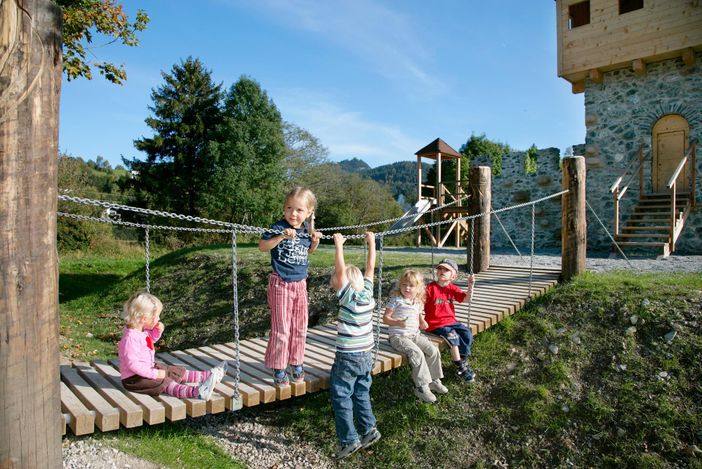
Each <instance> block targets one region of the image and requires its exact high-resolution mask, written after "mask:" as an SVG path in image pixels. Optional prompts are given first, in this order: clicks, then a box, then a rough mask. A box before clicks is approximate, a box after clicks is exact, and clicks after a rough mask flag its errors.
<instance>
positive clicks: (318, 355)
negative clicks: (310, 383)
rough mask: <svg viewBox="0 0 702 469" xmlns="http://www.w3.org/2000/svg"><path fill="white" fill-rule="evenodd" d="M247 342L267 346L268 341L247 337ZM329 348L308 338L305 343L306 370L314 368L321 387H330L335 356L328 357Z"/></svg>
mask: <svg viewBox="0 0 702 469" xmlns="http://www.w3.org/2000/svg"><path fill="white" fill-rule="evenodd" d="M246 342H249V343H251V344H256V345H258V346H259V347H266V345H267V342H266V341H265V340H263V339H258V338H256V339H247V340H246ZM324 351H328V349H320V348H319V345H317V344H315V343H314V342H313V341H310V340H307V341H306V343H305V363H304V365H305V370H307V369H308V368H309V367H312V368H313V372H314V374H315V376H316V377H317V378H318V379H319V388H320V389H329V373H330V372H331V365H332V363H334V358H333V357H332V358H328V357H327V356H326V355H325V354H324V353H323V352H324Z"/></svg>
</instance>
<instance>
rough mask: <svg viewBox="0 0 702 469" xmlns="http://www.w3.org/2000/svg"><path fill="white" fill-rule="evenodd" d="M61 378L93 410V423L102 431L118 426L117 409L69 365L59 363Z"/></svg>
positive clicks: (115, 428)
mask: <svg viewBox="0 0 702 469" xmlns="http://www.w3.org/2000/svg"><path fill="white" fill-rule="evenodd" d="M60 370H61V379H62V380H63V382H64V383H65V384H66V386H68V388H69V389H70V390H71V391H73V393H74V394H75V395H76V396H77V397H78V399H80V401H81V402H82V403H83V404H84V405H85V406H86V407H87V408H88V409H90V410H92V411H94V412H95V425H96V426H97V427H98V428H99V429H100V431H103V432H109V431H112V430H117V429H118V428H119V411H118V410H117V409H116V408H115V407H113V406H112V404H110V403H109V402H107V401H106V400H105V399H104V398H103V397H102V396H101V395H100V394H99V393H98V392H97V391H96V390H95V389H94V388H93V386H92V385H91V384H90V383H88V382H87V381H85V380H84V379H83V378H81V377H80V376H79V375H78V372H77V371H76V369H75V368H73V367H71V366H70V365H61V367H60Z"/></svg>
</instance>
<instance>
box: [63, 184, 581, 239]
mask: <svg viewBox="0 0 702 469" xmlns="http://www.w3.org/2000/svg"><path fill="white" fill-rule="evenodd" d="M567 192H568V191H567V190H565V191H561V192H558V193H555V194H551V195H549V196H545V197H542V198H540V199H537V200H534V201H531V202H524V203H521V204H517V205H511V206H509V207H503V208H501V209H497V210H491V211H489V212H483V213H479V214H475V215H466V216H463V217H456V218H449V219H448V220H440V221H437V222H431V223H427V224H423V225H412V226H409V227H404V228H397V229H394V230H388V231H384V232H381V233H378V234H379V235H382V236H391V235H396V234H400V233H406V232H409V231H413V230H415V229H421V228H433V227H435V226H440V225H445V224H448V223H455V222H457V221H462V220H472V219H475V218H478V217H483V216H486V215H490V214H493V213H502V212H506V211H508V210H516V209H519V208H522V207H526V206H529V205H534V204H537V203H539V202H542V201H544V200H548V199H552V198H554V197H560V196H561V195H563V194H565V193H567ZM58 197H59V199H60V200H64V201H71V202H76V203H80V204H86V205H98V206H101V207H107V208H114V209H117V210H130V211H133V212H137V213H143V214H149V215H157V216H163V217H168V218H177V219H179V220H187V221H194V222H198V223H209V224H214V225H219V226H224V227H228V228H230V229H229V230H214V229H208V228H187V227H169V226H159V225H146V224H140V223H132V222H123V221H117V220H106V219H100V218H96V217H88V216H85V215H73V214H65V213H63V212H59V213H58V215H60V216H69V217H72V218H76V219H82V220H91V221H100V222H102V223H113V224H121V225H126V226H136V227H147V226H148V227H149V228H151V229H161V230H174V231H197V232H210V233H213V232H217V233H228V232H229V231H231V230H232V229H234V230H236V231H237V232H239V233H257V234H263V233H273V234H282V233H283V231H282V230H272V229H270V228H260V227H256V226H249V225H240V224H237V223H227V222H222V221H217V220H209V219H207V218H200V217H192V216H189V215H180V214H175V213H170V212H161V211H157V210H149V209H144V208H138V207H129V206H127V205H119V204H113V203H109V202H104V201H100V200H92V199H83V198H81V197H71V196H67V195H59V196H58ZM442 208H443V206H442ZM362 226H367V225H356V227H362ZM330 229H332V228H325V230H330ZM317 231H322V230H321V229H319V230H317ZM299 236H302V237H309V236H311V235H310V234H309V233H304V234H301V235H299ZM345 237H346V239H363V238H364V237H365V234H355V235H348V236H345ZM322 238H323V239H332V235H322Z"/></svg>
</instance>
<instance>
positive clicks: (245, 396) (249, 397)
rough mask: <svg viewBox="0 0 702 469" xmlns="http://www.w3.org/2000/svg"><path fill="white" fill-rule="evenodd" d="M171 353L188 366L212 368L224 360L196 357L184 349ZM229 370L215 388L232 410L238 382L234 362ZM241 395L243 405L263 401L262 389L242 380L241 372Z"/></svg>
mask: <svg viewBox="0 0 702 469" xmlns="http://www.w3.org/2000/svg"><path fill="white" fill-rule="evenodd" d="M171 354H172V355H173V356H174V358H178V359H180V360H182V361H183V362H184V363H186V364H188V366H191V367H194V368H212V367H214V366H217V365H218V364H219V362H221V361H222V360H216V359H213V358H211V357H202V358H195V357H193V356H191V355H189V354H187V353H184V352H182V351H174V352H171ZM229 366H230V367H229V370H227V374H226V376H224V377H223V378H222V381H221V382H220V383H219V384H217V386H215V390H216V391H217V392H218V393H220V394H221V395H223V396H225V397H226V399H225V406H226V407H227V408H228V409H230V410H232V409H234V406H235V404H236V402H235V399H234V396H235V395H236V389H235V388H236V383H235V382H234V378H233V376H234V373H235V370H234V369H232V364H231V363H229ZM238 387H239V396H240V397H241V402H242V404H243V405H246V406H249V407H251V406H255V405H258V404H260V402H261V395H260V391H259V390H258V389H256V388H253V387H251V386H249V385H248V384H246V383H244V382H242V381H241V373H240V376H239V383H238Z"/></svg>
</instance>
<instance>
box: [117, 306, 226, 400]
mask: <svg viewBox="0 0 702 469" xmlns="http://www.w3.org/2000/svg"><path fill="white" fill-rule="evenodd" d="M161 310H163V304H162V303H161V301H160V300H159V299H158V298H156V297H155V296H154V295H151V294H150V293H137V294H135V295H133V296H132V297H131V298H130V299H129V300H128V301H127V302H126V303H125V304H124V313H123V317H124V319H125V321H126V325H125V327H124V332H123V334H122V339H121V340H120V341H119V347H118V350H119V368H120V375H121V377H122V385H123V386H124V388H125V389H127V390H128V391H133V392H139V393H142V394H149V395H151V396H158V395H159V394H161V393H163V392H165V393H166V394H168V395H170V396H175V397H179V398H185V397H190V398H193V397H194V398H199V399H204V400H208V399H209V398H210V397H211V396H212V391H213V390H214V387H215V385H216V384H217V383H219V382H220V381H221V380H222V377H223V376H224V375H225V374H226V372H227V362H226V361H223V362H221V363H220V364H219V365H217V366H216V367H214V368H212V369H211V370H209V371H193V370H186V369H185V368H183V367H182V366H173V365H165V364H163V363H157V362H156V352H155V350H154V343H155V342H156V341H157V340H158V339H160V338H161V334H163V330H164V328H165V326H164V325H163V323H162V322H161V321H159V319H160V317H161ZM185 383H192V384H185Z"/></svg>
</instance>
